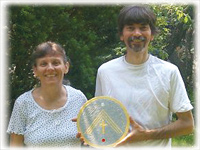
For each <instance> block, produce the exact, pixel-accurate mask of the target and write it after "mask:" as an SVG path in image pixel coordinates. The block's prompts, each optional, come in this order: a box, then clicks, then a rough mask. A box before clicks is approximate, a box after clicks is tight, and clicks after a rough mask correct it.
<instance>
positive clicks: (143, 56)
mask: <svg viewBox="0 0 200 150" xmlns="http://www.w3.org/2000/svg"><path fill="white" fill-rule="evenodd" d="M148 58H149V54H148V51H141V52H134V51H127V54H126V56H125V59H126V61H127V62H128V63H130V64H133V65H140V64H143V63H144V62H146V61H147V60H148Z"/></svg>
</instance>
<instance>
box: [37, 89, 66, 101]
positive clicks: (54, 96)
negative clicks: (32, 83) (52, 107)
mask: <svg viewBox="0 0 200 150" xmlns="http://www.w3.org/2000/svg"><path fill="white" fill-rule="evenodd" d="M38 92H39V95H40V96H42V97H43V98H44V99H45V100H48V101H55V100H59V99H60V98H61V97H62V96H63V95H66V90H65V88H64V87H63V86H47V87H46V86H45V87H43V86H41V87H39V88H38Z"/></svg>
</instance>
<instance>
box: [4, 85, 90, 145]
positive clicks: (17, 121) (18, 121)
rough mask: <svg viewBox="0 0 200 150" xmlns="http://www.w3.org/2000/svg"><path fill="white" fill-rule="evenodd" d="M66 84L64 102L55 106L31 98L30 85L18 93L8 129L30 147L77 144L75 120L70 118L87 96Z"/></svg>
mask: <svg viewBox="0 0 200 150" xmlns="http://www.w3.org/2000/svg"><path fill="white" fill-rule="evenodd" d="M65 88H66V90H67V93H68V97H67V102H66V104H65V105H64V106H63V107H61V108H59V109H56V110H45V109H43V108H42V107H41V106H39V105H38V104H37V103H36V102H35V100H34V99H33V96H32V91H33V89H32V90H30V91H28V92H25V93H24V94H22V95H21V96H19V97H18V98H17V100H16V102H15V105H14V108H13V112H12V115H11V118H10V122H9V126H8V130H7V132H8V133H9V134H10V133H15V134H19V135H24V144H25V145H26V146H29V147H72V146H73V147H79V146H80V144H81V142H80V140H79V139H77V138H76V134H77V126H76V122H72V121H71V119H72V118H76V117H77V115H78V112H79V110H80V108H81V106H82V105H83V104H84V103H85V102H86V101H87V99H86V97H85V95H84V94H83V93H82V92H81V91H80V90H76V89H74V88H72V87H71V86H65Z"/></svg>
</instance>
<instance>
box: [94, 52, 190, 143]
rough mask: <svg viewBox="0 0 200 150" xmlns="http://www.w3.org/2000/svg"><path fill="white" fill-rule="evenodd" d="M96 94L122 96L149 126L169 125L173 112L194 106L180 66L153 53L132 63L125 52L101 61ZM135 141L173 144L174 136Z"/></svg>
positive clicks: (134, 114) (131, 111) (136, 117)
mask: <svg viewBox="0 0 200 150" xmlns="http://www.w3.org/2000/svg"><path fill="white" fill-rule="evenodd" d="M95 96H111V97H113V98H116V99H118V100H120V101H121V102H122V103H123V104H124V106H125V107H126V108H127V111H128V113H129V115H130V116H131V117H132V118H133V119H134V120H135V121H136V122H138V123H139V124H140V125H142V126H143V127H144V128H146V129H154V128H159V127H162V126H164V125H167V124H169V123H170V121H171V119H172V112H173V113H176V112H186V111H188V110H191V109H192V108H193V106H192V105H191V104H190V100H189V99H188V96H187V92H186V90H185V86H184V83H183V80H182V77H181V75H180V72H179V70H178V68H177V67H176V66H175V65H173V64H171V63H169V62H166V61H163V60H161V59H159V58H157V57H154V56H152V55H150V56H149V59H148V60H147V61H146V62H145V63H144V64H141V65H132V64H129V63H128V62H126V60H125V56H122V57H120V58H116V59H113V60H111V61H109V62H107V63H104V64H103V65H101V66H100V68H99V69H98V73H97V79H96V92H95ZM131 145H132V146H134V145H136V146H140V145H141V146H169V147H170V145H171V140H170V139H163V140H148V141H144V142H137V143H133V144H131Z"/></svg>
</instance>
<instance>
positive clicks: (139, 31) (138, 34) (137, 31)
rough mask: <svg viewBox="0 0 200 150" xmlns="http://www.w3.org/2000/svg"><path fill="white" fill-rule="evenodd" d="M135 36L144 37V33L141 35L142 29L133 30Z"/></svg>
mask: <svg viewBox="0 0 200 150" xmlns="http://www.w3.org/2000/svg"><path fill="white" fill-rule="evenodd" d="M132 34H133V36H141V35H142V33H141V30H140V29H137V28H136V29H135V30H133V33H132Z"/></svg>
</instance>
